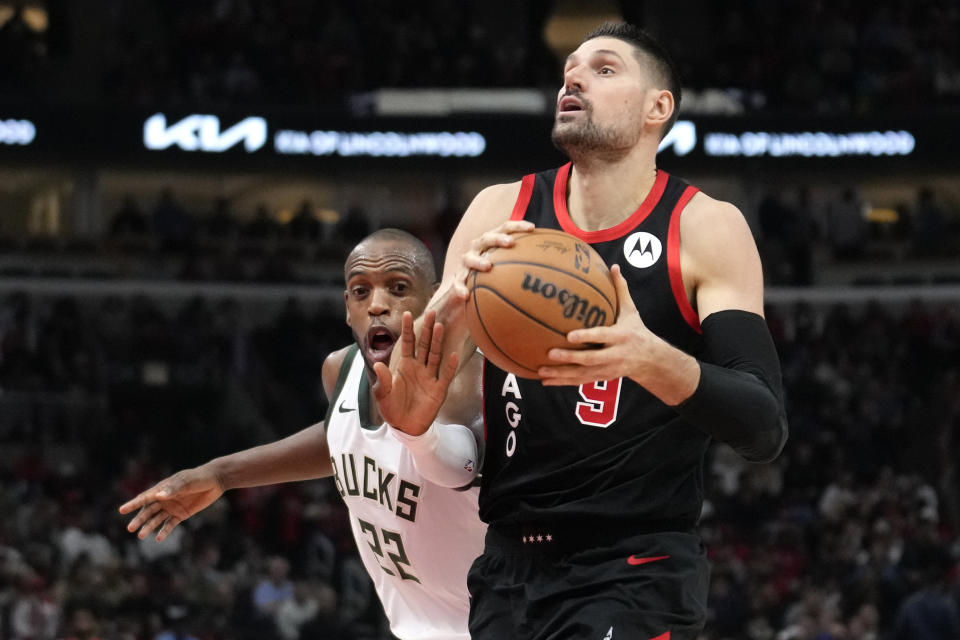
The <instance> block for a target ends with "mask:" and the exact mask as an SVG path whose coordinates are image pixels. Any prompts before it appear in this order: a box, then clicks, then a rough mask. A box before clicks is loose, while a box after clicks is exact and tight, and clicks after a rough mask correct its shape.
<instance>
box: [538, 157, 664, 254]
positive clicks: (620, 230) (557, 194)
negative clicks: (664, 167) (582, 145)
mask: <svg viewBox="0 0 960 640" xmlns="http://www.w3.org/2000/svg"><path fill="white" fill-rule="evenodd" d="M572 166H573V163H570V162H568V163H567V164H565V165H563V166H562V167H560V170H559V171H557V178H556V180H555V181H554V183H553V210H554V211H555V212H556V214H557V222H559V223H560V228H561V229H563V230H564V231H566V232H567V233H569V234H571V235H575V236H577V237H578V238H580V239H581V240H583V241H585V242H607V241H609V240H616V239H617V238H620V237H622V236H625V235H626V234H627V233H628V232H630V231H633V228H634V227H636V226H637V225H638V224H640V223H641V222H643V221H644V219H645V218H646V217H647V216H648V215H650V212H651V211H653V208H654V207H655V206H657V203H658V202H660V196H662V195H663V190H664V189H666V188H667V179H668V178H669V177H670V175H669V174H668V173H667V172H666V171H660V170H659V169H658V170H657V178H656V180H654V181H653V187H652V188H651V189H650V193H648V194H647V197H646V198H644V199H643V202H641V203H640V206H639V207H637V210H636V211H634V212H633V213H631V214H630V217H628V218H627V219H626V220H624V221H622V222H619V223H617V224H616V225H614V226H612V227H610V228H609V229H600V230H598V231H584V230H583V229H581V228H580V227H578V226H577V225H576V224H574V222H573V220H571V219H570V212H569V211H568V210H567V179H568V178H569V177H570V169H571V167H572Z"/></svg>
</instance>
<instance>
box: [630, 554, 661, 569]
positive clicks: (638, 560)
mask: <svg viewBox="0 0 960 640" xmlns="http://www.w3.org/2000/svg"><path fill="white" fill-rule="evenodd" d="M669 557H670V556H647V557H646V558H644V557H641V556H630V557H629V558H627V564H632V565H633V566H635V567H636V566H639V565H641V564H647V563H650V562H656V561H657V560H666V559H667V558H669Z"/></svg>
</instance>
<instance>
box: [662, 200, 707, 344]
mask: <svg viewBox="0 0 960 640" xmlns="http://www.w3.org/2000/svg"><path fill="white" fill-rule="evenodd" d="M698 191H699V189H697V188H696V187H687V188H686V189H684V191H683V195H681V196H680V200H678V201H677V206H675V207H674V208H673V211H671V212H670V226H669V228H668V230H667V269H668V270H669V271H670V288H671V289H673V298H674V299H675V300H676V301H677V306H678V307H679V308H680V313H681V314H683V319H684V320H686V321H687V324H689V325H690V326H691V327H692V328H693V330H694V331H696V332H697V333H700V332H701V331H700V318H699V316H697V312H696V311H694V309H693V306H692V305H691V304H690V300H688V299H687V291H686V289H684V288H683V274H682V273H681V272H680V214H681V213H682V212H683V208H684V207H685V206H687V203H688V202H690V198H692V197H693V196H695V195H696V194H697V192H698Z"/></svg>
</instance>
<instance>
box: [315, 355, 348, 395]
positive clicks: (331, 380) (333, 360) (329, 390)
mask: <svg viewBox="0 0 960 640" xmlns="http://www.w3.org/2000/svg"><path fill="white" fill-rule="evenodd" d="M353 347H354V345H347V346H346V347H343V348H342V349H337V350H336V351H331V352H330V353H329V354H328V355H327V357H326V358H324V360H323V367H322V369H321V376H322V378H323V390H324V392H326V394H327V398H328V399H329V398H330V397H331V395H332V394H333V392H334V390H335V389H336V386H337V378H338V377H339V375H340V369H342V368H343V363H344V362H346V360H347V355H348V354H349V353H350V349H352V348H353Z"/></svg>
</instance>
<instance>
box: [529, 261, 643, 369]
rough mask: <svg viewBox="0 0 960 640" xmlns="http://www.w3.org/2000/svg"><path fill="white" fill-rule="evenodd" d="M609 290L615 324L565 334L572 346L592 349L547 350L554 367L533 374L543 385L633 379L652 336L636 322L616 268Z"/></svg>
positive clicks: (637, 320)
mask: <svg viewBox="0 0 960 640" xmlns="http://www.w3.org/2000/svg"><path fill="white" fill-rule="evenodd" d="M610 275H611V277H612V278H613V286H614V287H615V288H616V290H617V303H618V306H619V309H620V310H619V312H618V313H617V321H616V322H615V323H614V324H612V325H611V326H609V327H592V328H590V329H576V330H574V331H571V332H570V333H568V334H567V340H569V341H570V342H572V343H574V344H595V345H598V347H597V348H595V349H582V350H580V349H551V350H550V352H549V354H548V356H549V357H550V359H551V360H554V361H555V362H557V364H555V365H549V366H544V367H540V369H539V370H538V371H537V374H538V375H539V376H540V378H541V379H542V382H543V384H544V385H547V386H561V385H581V384H588V383H591V382H595V381H597V380H613V379H615V378H621V377H636V376H637V373H638V369H640V368H642V367H644V366H645V362H644V357H645V356H647V355H648V354H649V351H650V345H651V340H656V336H655V335H654V334H653V332H651V331H650V330H649V329H648V328H647V326H646V325H645V324H644V323H643V320H641V319H640V314H639V312H637V307H636V305H635V304H634V303H633V298H631V297H630V289H629V286H628V285H627V281H626V280H625V279H624V277H623V274H621V273H620V266H619V265H613V266H612V267H611V268H610Z"/></svg>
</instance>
